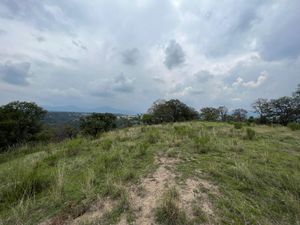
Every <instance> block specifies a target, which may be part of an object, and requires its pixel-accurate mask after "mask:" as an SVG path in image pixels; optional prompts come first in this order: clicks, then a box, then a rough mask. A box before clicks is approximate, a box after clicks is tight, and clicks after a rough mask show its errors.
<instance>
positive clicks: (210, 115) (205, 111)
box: [200, 107, 220, 121]
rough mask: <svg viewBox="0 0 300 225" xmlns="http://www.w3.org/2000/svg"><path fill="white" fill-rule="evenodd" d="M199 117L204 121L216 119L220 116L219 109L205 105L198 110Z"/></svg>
mask: <svg viewBox="0 0 300 225" xmlns="http://www.w3.org/2000/svg"><path fill="white" fill-rule="evenodd" d="M200 112H201V113H200V117H201V119H202V120H205V121H217V120H219V117H220V111H219V109H217V108H214V107H205V108H202V109H201V110H200Z"/></svg>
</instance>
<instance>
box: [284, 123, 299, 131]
mask: <svg viewBox="0 0 300 225" xmlns="http://www.w3.org/2000/svg"><path fill="white" fill-rule="evenodd" d="M287 126H288V128H290V129H291V130H300V123H295V122H294V123H289V124H288V125H287Z"/></svg>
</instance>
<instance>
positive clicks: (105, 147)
mask: <svg viewBox="0 0 300 225" xmlns="http://www.w3.org/2000/svg"><path fill="white" fill-rule="evenodd" d="M112 144H113V141H112V140H110V139H104V140H103V141H102V142H101V146H102V149H103V150H104V151H108V150H110V148H111V146H112Z"/></svg>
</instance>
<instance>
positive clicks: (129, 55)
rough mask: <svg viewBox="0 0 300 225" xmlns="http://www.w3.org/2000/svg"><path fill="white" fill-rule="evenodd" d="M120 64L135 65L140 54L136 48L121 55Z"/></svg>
mask: <svg viewBox="0 0 300 225" xmlns="http://www.w3.org/2000/svg"><path fill="white" fill-rule="evenodd" d="M121 56H122V62H123V63H124V64H126V65H131V66H133V65H136V64H137V63H138V60H139V58H140V52H139V50H138V49H137V48H132V49H127V50H125V51H123V52H122V53H121Z"/></svg>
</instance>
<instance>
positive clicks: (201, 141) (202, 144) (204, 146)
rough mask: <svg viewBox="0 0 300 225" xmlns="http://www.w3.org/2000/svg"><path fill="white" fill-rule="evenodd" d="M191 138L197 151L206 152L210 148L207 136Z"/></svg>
mask: <svg viewBox="0 0 300 225" xmlns="http://www.w3.org/2000/svg"><path fill="white" fill-rule="evenodd" d="M193 140H194V144H195V147H196V150H197V152H198V153H207V152H208V151H209V150H210V149H211V146H210V143H209V142H210V137H209V136H201V137H195V138H193Z"/></svg>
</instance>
